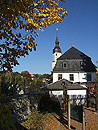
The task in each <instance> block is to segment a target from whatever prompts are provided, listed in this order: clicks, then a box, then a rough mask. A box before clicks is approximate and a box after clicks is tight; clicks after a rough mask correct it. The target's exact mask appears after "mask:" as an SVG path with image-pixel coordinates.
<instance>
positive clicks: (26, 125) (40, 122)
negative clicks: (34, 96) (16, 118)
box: [16, 111, 55, 130]
mask: <svg viewBox="0 0 98 130" xmlns="http://www.w3.org/2000/svg"><path fill="white" fill-rule="evenodd" d="M53 115H55V113H48V112H46V113H41V112H40V111H34V112H32V114H31V115H30V116H29V117H28V119H27V120H26V121H23V122H22V123H20V124H17V125H16V128H17V130H18V129H21V130H45V129H46V124H47V123H48V122H50V121H51V120H52V119H53ZM47 130H49V129H48V128H47Z"/></svg>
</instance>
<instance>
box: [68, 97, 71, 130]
mask: <svg viewBox="0 0 98 130" xmlns="http://www.w3.org/2000/svg"><path fill="white" fill-rule="evenodd" d="M68 128H69V130H70V129H71V128H70V101H69V100H68Z"/></svg>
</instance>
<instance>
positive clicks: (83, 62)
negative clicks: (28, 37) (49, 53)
mask: <svg viewBox="0 0 98 130" xmlns="http://www.w3.org/2000/svg"><path fill="white" fill-rule="evenodd" d="M52 72H53V83H54V82H56V81H58V80H60V79H63V78H64V79H66V80H68V81H71V82H73V83H86V82H96V68H95V65H94V64H93V63H92V61H91V58H90V57H88V56H87V55H85V54H84V53H83V52H81V51H79V50H78V49H77V48H75V47H74V44H72V47H71V48H70V49H69V50H67V51H66V52H65V53H64V54H62V52H61V48H60V47H59V40H58V34H56V41H55V47H54V49H53V61H52Z"/></svg>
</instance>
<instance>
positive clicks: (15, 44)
mask: <svg viewBox="0 0 98 130" xmlns="http://www.w3.org/2000/svg"><path fill="white" fill-rule="evenodd" d="M61 1H62V2H65V1H64V0H61ZM65 15H67V10H66V9H64V8H63V5H62V4H61V5H60V3H59V0H0V40H1V43H0V64H1V70H3V71H4V70H6V69H7V70H9V71H12V68H13V66H16V65H18V64H19V63H18V61H17V58H20V57H21V56H25V55H28V54H29V51H32V50H33V49H34V50H36V46H37V44H36V43H35V38H36V36H38V33H37V31H38V30H39V31H40V30H41V31H44V28H47V27H48V26H50V25H51V24H56V23H61V22H62V21H63V19H64V18H65ZM24 32H25V33H24Z"/></svg>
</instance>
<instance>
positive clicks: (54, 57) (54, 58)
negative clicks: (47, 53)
mask: <svg viewBox="0 0 98 130" xmlns="http://www.w3.org/2000/svg"><path fill="white" fill-rule="evenodd" d="M61 54H62V53H59V52H55V53H53V61H52V70H53V69H54V66H55V64H56V62H57V58H59V57H60V56H61Z"/></svg>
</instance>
